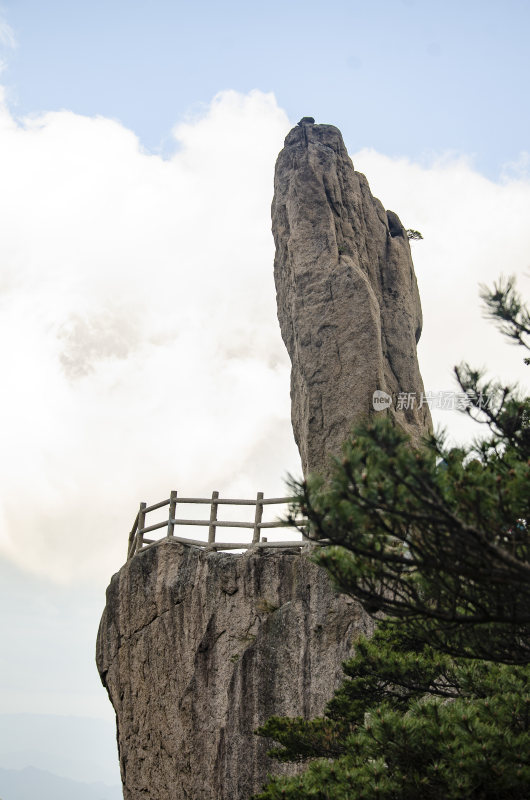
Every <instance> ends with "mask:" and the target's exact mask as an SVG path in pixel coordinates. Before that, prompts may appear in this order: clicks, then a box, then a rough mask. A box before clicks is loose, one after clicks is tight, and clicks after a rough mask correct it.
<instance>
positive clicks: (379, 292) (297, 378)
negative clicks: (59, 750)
mask: <svg viewBox="0 0 530 800" xmlns="http://www.w3.org/2000/svg"><path fill="white" fill-rule="evenodd" d="M272 229H273V234H274V240H275V243H276V257H275V261H274V275H275V280H276V289H277V302H278V317H279V321H280V327H281V331H282V336H283V339H284V342H285V344H286V347H287V350H288V352H289V356H290V358H291V363H292V372H291V401H292V422H293V428H294V433H295V438H296V442H297V444H298V447H299V450H300V454H301V457H302V465H303V469H304V473H306V474H307V473H308V472H312V471H318V472H323V473H325V472H326V471H327V466H328V455H329V454H330V453H337V452H339V451H340V446H341V444H342V442H343V441H344V439H346V437H347V436H348V434H349V433H350V431H351V426H352V424H353V422H354V421H358V420H360V419H361V418H367V417H369V416H370V415H372V414H374V413H390V414H391V415H392V416H393V417H394V418H395V420H396V422H397V423H399V424H400V425H401V426H402V427H403V428H405V429H406V430H407V431H408V432H409V433H410V435H411V436H412V439H413V440H415V441H417V440H418V439H419V437H420V436H421V435H422V434H423V433H425V432H426V431H427V430H428V429H429V428H430V427H431V418H430V414H429V410H428V408H427V406H426V405H424V406H423V407H422V408H421V409H420V408H418V405H419V400H420V396H421V392H422V391H423V383H422V380H421V375H420V372H419V367H418V361H417V357H416V343H417V341H418V339H419V337H420V333H421V328H422V316H421V306H420V299H419V294H418V288H417V284H416V277H415V274H414V267H413V264H412V258H411V254H410V246H409V242H408V238H407V235H406V232H405V230H404V229H403V226H402V224H401V222H400V220H399V218H398V216H397V215H396V214H394V213H393V212H392V211H385V210H384V208H383V206H382V205H381V203H380V202H379V200H377V199H376V198H374V197H373V195H372V193H371V192H370V187H369V186H368V182H367V180H366V178H365V177H364V175H362V174H361V173H359V172H355V170H354V168H353V164H352V162H351V160H350V158H349V156H348V153H347V151H346V148H345V146H344V142H343V140H342V136H341V133H340V131H339V130H338V129H337V128H335V127H333V126H332V125H315V124H312V123H311V122H310V121H308V118H304V120H302V121H301V122H300V123H299V124H298V125H297V126H296V127H295V128H293V130H292V131H291V132H290V133H289V134H288V136H287V138H286V139H285V146H284V148H283V150H282V151H281V153H280V155H279V156H278V160H277V163H276V174H275V180H274V200H273V203H272ZM377 390H380V391H382V392H385V393H387V394H389V395H393V397H394V405H393V406H391V407H390V408H389V409H388V410H387V411H383V412H378V411H374V406H373V394H374V392H375V391H377ZM399 392H406V393H407V394H409V393H415V402H414V407H413V408H408V409H404V410H397V409H396V396H397V394H398V393H399Z"/></svg>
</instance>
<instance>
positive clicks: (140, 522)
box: [136, 503, 147, 552]
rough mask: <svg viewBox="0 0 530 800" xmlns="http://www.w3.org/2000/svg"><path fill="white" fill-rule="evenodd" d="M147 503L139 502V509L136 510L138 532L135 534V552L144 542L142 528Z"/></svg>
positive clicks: (143, 526)
mask: <svg viewBox="0 0 530 800" xmlns="http://www.w3.org/2000/svg"><path fill="white" fill-rule="evenodd" d="M146 508H147V503H140V511H139V512H138V532H137V534H136V552H138V551H139V550H141V549H142V547H143V544H144V534H143V528H145V509H146Z"/></svg>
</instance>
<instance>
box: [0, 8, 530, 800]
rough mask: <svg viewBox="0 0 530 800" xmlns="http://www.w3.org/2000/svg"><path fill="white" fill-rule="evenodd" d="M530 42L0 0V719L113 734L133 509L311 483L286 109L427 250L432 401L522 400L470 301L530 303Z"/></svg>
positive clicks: (269, 11) (477, 12)
mask: <svg viewBox="0 0 530 800" xmlns="http://www.w3.org/2000/svg"><path fill="white" fill-rule="evenodd" d="M529 29H530V6H529V5H528V3H526V2H516V1H515V0H511V1H510V2H503V3H502V4H501V3H500V2H480V3H478V2H474V0H469V1H468V2H466V3H461V2H460V3H456V2H451V0H450V1H449V2H446V3H444V4H439V3H434V2H429V1H427V2H421V3H420V2H414V0H407V1H405V0H403V1H402V2H398V1H397V0H394V1H393V2H389V1H386V0H385V1H383V0H380V1H379V2H373V3H365V2H362V3H361V2H356V0H353V2H348V3H346V2H338V1H336V0H329V2H326V3H325V4H324V3H317V2H304V3H301V2H291V3H284V4H280V3H277V2H269V3H266V4H265V3H263V4H258V3H256V4H249V3H239V2H227V3H223V4H216V3H213V2H202V3H201V2H198V3H195V4H190V3H180V2H169V1H166V0H150V2H149V3H146V2H140V1H139V0H136V1H134V0H129V1H128V2H121V1H120V0H106V2H105V3H103V2H97V1H94V0H93V1H92V2H90V3H89V2H85V0H78V2H76V3H72V2H66V1H65V2H59V1H58V0H48V2H47V3H42V2H37V0H16V2H15V1H14V0H13V2H9V1H8V2H6V1H5V0H4V2H2V3H1V5H0V60H1V67H2V68H1V72H0V86H1V100H0V175H1V181H0V363H1V365H2V380H3V392H2V410H1V416H0V447H1V452H2V455H3V458H2V459H1V462H0V574H1V576H2V581H1V584H0V586H1V589H0V591H1V592H2V595H3V599H2V608H3V616H2V622H1V625H2V636H3V641H5V642H9V647H6V648H3V649H2V652H0V675H1V676H2V680H0V713H5V714H27V715H30V714H40V715H72V716H75V717H76V718H79V717H91V718H96V719H100V720H102V721H107V722H108V721H109V720H111V719H112V709H111V706H110V704H109V702H108V700H107V698H106V696H105V692H104V690H103V689H102V687H101V686H100V685H99V679H98V676H97V673H96V670H95V666H94V664H93V650H94V642H95V636H96V632H97V625H98V620H99V617H100V615H101V612H102V610H103V606H104V590H105V586H106V585H107V583H108V581H109V578H110V576H111V575H112V574H113V573H114V572H116V571H117V570H118V569H119V568H120V566H121V565H122V563H123V560H124V554H125V548H126V537H127V533H128V530H129V528H130V526H131V523H132V521H133V518H134V516H135V514H136V510H137V507H138V503H139V501H141V500H145V501H147V502H149V503H152V502H156V501H158V500H160V499H162V498H164V497H167V496H168V494H169V491H170V489H178V490H179V492H181V493H185V494H192V495H195V496H197V495H199V496H200V495H203V496H208V495H210V493H211V491H212V490H213V489H217V490H220V491H221V494H222V495H223V494H224V495H228V494H235V495H238V496H241V495H248V496H249V497H252V496H255V493H256V491H258V490H262V491H264V492H265V494H266V495H269V496H270V495H276V494H278V493H280V494H283V493H284V479H285V476H286V474H287V473H288V472H291V473H294V474H298V475H299V474H300V465H299V459H298V454H297V451H296V447H295V444H294V441H293V437H292V432H291V426H290V405H289V361H288V357H287V354H286V352H285V348H284V346H283V343H282V340H281V337H280V332H279V326H278V323H277V319H276V307H275V292H274V282H273V273H272V262H273V257H274V245H273V241H272V236H271V233H270V202H271V199H272V180H273V172H274V162H275V159H276V156H277V154H278V152H279V150H280V149H281V147H282V143H283V139H284V137H285V135H286V134H287V132H288V131H289V129H290V128H291V127H292V125H294V124H295V123H296V122H297V121H298V119H299V118H300V117H302V116H307V115H311V116H314V117H315V118H316V120H317V122H326V123H331V124H334V125H337V126H338V127H339V128H340V129H341V131H342V133H343V136H344V140H345V143H346V146H347V147H348V150H349V153H350V155H351V156H352V159H353V162H354V165H355V167H356V168H357V169H359V170H360V171H362V172H364V173H365V174H366V175H367V178H368V180H369V182H370V185H371V188H372V191H373V193H374V194H375V195H376V196H377V197H379V198H380V199H381V201H382V202H383V205H384V206H385V208H389V209H392V210H393V211H395V212H397V213H398V214H399V215H400V217H401V219H402V221H403V223H404V224H405V226H406V227H410V228H415V229H418V230H420V231H421V232H422V234H423V236H424V239H423V241H418V242H412V249H413V257H414V262H415V268H416V274H417V278H418V284H419V289H420V294H421V298H422V305H423V313H424V332H423V335H422V339H421V340H420V345H419V350H418V353H419V359H420V367H421V370H422V374H423V379H424V384H425V387H426V389H427V390H432V391H440V390H444V391H450V390H454V389H455V388H456V387H455V384H454V381H453V378H452V375H451V369H452V366H453V365H454V364H455V363H458V362H460V361H461V360H463V359H465V360H469V361H470V362H471V363H473V364H476V365H479V366H480V365H487V367H488V368H489V370H490V371H491V374H493V375H498V376H500V378H501V379H502V380H503V381H512V380H519V381H520V382H521V383H522V384H523V385H524V383H525V380H526V385H527V384H528V381H527V378H526V376H525V373H524V371H523V366H522V356H521V353H520V352H519V351H518V350H517V349H516V348H515V347H511V346H510V345H509V344H505V343H504V341H503V340H502V338H501V337H500V335H499V334H498V333H497V332H496V331H495V329H494V327H493V326H492V325H491V323H489V322H487V321H486V320H485V319H484V318H483V315H482V312H481V309H480V304H479V298H478V285H479V283H481V282H484V283H487V284H489V285H491V284H492V283H493V281H494V280H495V279H496V278H498V277H499V276H500V275H501V274H505V275H509V274H515V275H516V276H517V280H518V285H519V288H520V289H521V290H522V291H523V292H526V296H528V289H529V285H530V255H529V254H530V227H529V225H528V209H529V205H530V155H529V143H528V131H529V130H530V109H529V106H528V103H527V102H526V96H527V92H528V90H527V78H528V74H530V63H529V62H530V51H529V49H528V47H527V42H528V37H529V34H530V30H529ZM433 416H434V419H435V423H436V424H437V425H440V426H443V427H445V428H447V430H448V432H449V434H450V435H451V436H452V437H453V438H454V440H455V441H463V440H469V438H470V436H471V435H472V433H473V431H472V430H471V429H470V428H469V426H468V425H466V424H465V421H464V420H463V419H461V418H460V416H459V415H458V413H457V412H454V411H439V412H435V413H434V415H433ZM14 598H16V602H15V601H14ZM0 756H1V753H0ZM112 758H114V755H112ZM17 763H19V762H17ZM2 765H3V766H4V767H5V766H6V765H5V763H3V764H2ZM102 774H103V771H102ZM105 774H107V772H105ZM67 777H70V776H67ZM7 800H8V798H7Z"/></svg>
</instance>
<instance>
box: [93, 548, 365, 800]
mask: <svg viewBox="0 0 530 800" xmlns="http://www.w3.org/2000/svg"><path fill="white" fill-rule="evenodd" d="M370 628H371V622H370V621H367V620H366V617H365V615H364V613H363V612H362V610H361V609H360V607H359V606H358V605H357V604H356V603H353V602H352V601H351V600H349V599H347V598H345V597H344V596H341V595H338V594H336V593H335V592H334V591H333V589H332V588H331V586H330V582H329V578H328V576H327V573H326V572H325V571H324V570H322V569H321V568H320V567H317V566H316V565H314V564H312V563H311V562H310V561H309V560H308V559H307V558H306V557H305V556H304V555H302V554H300V553H299V552H298V551H297V550H275V551H272V550H269V551H266V550H259V551H257V552H256V551H248V552H247V553H245V554H244V555H233V554H228V553H214V552H210V553H207V552H205V551H203V550H200V549H198V548H195V547H188V546H183V545H179V544H174V543H171V542H168V541H167V540H165V541H163V542H161V543H160V544H158V545H156V546H152V547H150V548H147V549H146V550H144V551H142V552H140V553H139V554H137V555H136V556H135V557H134V558H133V559H131V560H130V561H129V562H128V563H127V564H126V565H125V566H124V567H122V569H121V570H120V571H119V572H118V573H117V574H116V575H114V576H113V578H112V580H111V583H110V586H109V587H108V590H107V605H106V608H105V611H104V613H103V617H102V620H101V625H100V630H99V634H98V642H97V665H98V669H99V672H100V675H101V679H102V681H103V684H104V685H105V686H106V688H107V690H108V693H109V697H110V699H111V702H112V704H113V706H114V709H115V711H116V719H117V728H118V747H119V753H120V765H121V772H122V780H123V787H124V797H125V800H140V798H142V800H145V798H149V800H181V799H184V798H186V800H239V799H240V800H243V798H248V797H249V796H250V795H251V794H252V793H253V792H254V791H256V790H257V789H259V787H260V786H261V785H262V784H263V782H264V781H265V779H266V776H267V773H269V772H280V771H284V772H285V771H286V770H287V769H292V767H289V768H287V767H281V766H279V765H278V764H276V763H275V762H273V761H271V760H270V759H269V758H267V756H266V750H267V748H268V746H270V743H267V742H265V741H264V740H262V739H260V738H258V737H257V736H255V735H254V733H253V731H254V730H255V729H256V727H257V726H258V725H260V724H261V723H263V722H265V720H266V719H267V718H268V717H270V716H271V715H273V714H284V715H291V716H301V715H306V716H313V715H318V714H320V713H321V712H322V711H323V709H324V705H325V703H326V701H327V700H329V698H330V696H331V694H332V691H333V689H334V688H335V686H336V685H337V684H338V683H339V681H340V678H341V662H342V661H343V660H344V659H345V658H347V656H348V655H349V654H350V653H351V652H352V643H353V640H354V637H355V636H356V635H357V634H358V633H359V632H361V631H369V630H370Z"/></svg>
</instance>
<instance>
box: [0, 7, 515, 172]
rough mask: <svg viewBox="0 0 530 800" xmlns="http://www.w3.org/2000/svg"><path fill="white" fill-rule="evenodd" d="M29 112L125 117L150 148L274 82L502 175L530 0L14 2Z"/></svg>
mask: <svg viewBox="0 0 530 800" xmlns="http://www.w3.org/2000/svg"><path fill="white" fill-rule="evenodd" d="M3 9H4V18H5V20H6V21H7V22H8V23H9V24H10V26H11V27H12V29H13V31H14V34H15V38H16V41H17V47H16V49H15V50H14V51H13V52H12V53H11V54H10V55H9V58H8V64H7V68H6V71H5V73H4V83H5V85H6V86H7V87H8V89H9V96H10V100H11V104H12V108H13V109H14V110H15V111H16V112H17V113H19V114H21V115H24V114H27V113H31V112H35V111H43V110H59V109H63V108H67V109H70V110H72V111H75V112H76V113H79V114H87V115H95V114H101V115H104V116H109V117H112V118H117V119H119V120H120V121H121V122H122V123H123V124H124V125H125V126H126V127H127V128H130V129H132V130H134V131H135V133H136V134H137V135H138V136H139V137H140V139H141V141H142V143H143V144H144V145H145V146H146V147H147V148H149V149H152V150H155V151H158V150H160V149H162V151H163V152H165V151H166V150H167V149H169V148H170V147H171V145H172V141H171V136H170V132H171V129H172V127H173V125H174V124H175V121H176V120H177V119H179V118H181V117H182V115H184V114H187V113H193V112H197V111H198V110H200V109H201V107H202V106H203V105H205V104H208V103H209V102H210V100H211V98H212V97H213V95H214V94H216V93H217V92H218V91H220V90H223V89H236V90H237V91H240V92H248V91H250V90H251V89H255V88H259V89H261V90H262V91H265V92H269V91H272V92H274V93H275V96H276V99H277V101H278V104H279V105H280V106H281V107H282V108H284V109H285V110H286V112H287V113H288V115H289V118H290V119H293V120H296V119H298V118H300V117H301V116H303V115H306V114H310V115H312V116H314V117H315V118H316V119H317V121H321V122H324V121H325V122H333V123H334V124H336V125H337V126H338V127H340V128H341V130H342V132H343V134H344V136H345V138H346V140H347V141H348V142H350V146H351V147H353V148H355V149H356V150H357V149H361V148H363V147H374V148H376V149H377V150H380V151H383V152H385V153H386V154H388V155H392V156H398V155H405V156H408V157H411V158H414V159H418V158H422V157H427V158H428V157H429V156H431V155H432V153H433V152H446V151H448V150H449V151H455V152H459V153H465V154H467V155H471V156H472V157H473V159H474V163H475V165H476V167H477V169H479V170H480V171H481V172H484V173H485V174H486V175H488V176H490V177H493V178H495V177H497V176H498V174H499V172H500V170H501V168H502V165H503V164H504V163H505V162H507V161H510V162H511V161H516V160H517V158H518V156H519V153H520V152H521V151H522V150H525V149H526V148H527V144H528V131H529V130H530V120H529V113H530V112H529V110H528V103H526V102H525V97H526V96H527V91H528V86H527V80H528V75H529V74H530V50H529V48H528V35H529V29H530V6H529V4H528V3H527V2H525V0H520V1H518V0H510V2H505V3H500V2H492V1H491V0H486V2H484V0H483V1H482V2H476V0H467V2H454V0H448V1H447V2H444V3H439V2H430V1H428V2H420V1H419V0H417V1H416V0H391V1H389V0H376V1H375V2H370V3H366V2H359V0H353V1H351V0H350V2H337V1H336V0H334V1H333V2H328V3H321V2H314V1H311V0H310V1H309V2H286V3H281V2H276V0H273V1H272V2H267V3H248V2H224V3H216V2H197V3H188V2H186V3H182V2H161V0H151V1H150V2H149V3H147V2H139V1H138V0H132V1H130V0H129V1H128V2H119V1H117V0H107V1H106V2H101V0H95V2H90V3H88V2H82V1H81V2H79V1H78V2H73V3H72V2H68V0H64V2H57V0H49V1H48V2H46V3H42V2H40V0H17V2H4V3H3Z"/></svg>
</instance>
